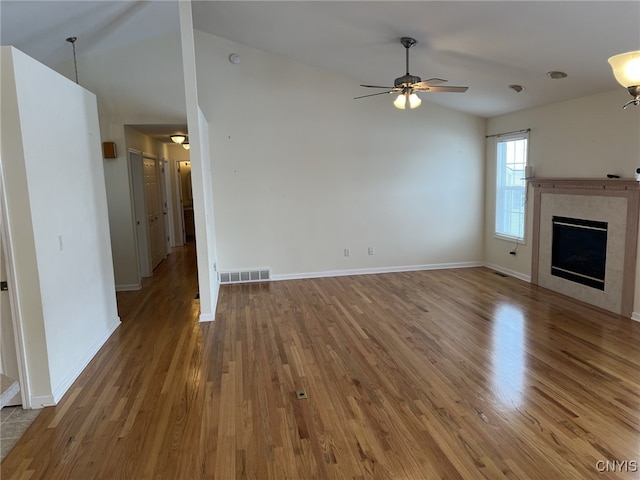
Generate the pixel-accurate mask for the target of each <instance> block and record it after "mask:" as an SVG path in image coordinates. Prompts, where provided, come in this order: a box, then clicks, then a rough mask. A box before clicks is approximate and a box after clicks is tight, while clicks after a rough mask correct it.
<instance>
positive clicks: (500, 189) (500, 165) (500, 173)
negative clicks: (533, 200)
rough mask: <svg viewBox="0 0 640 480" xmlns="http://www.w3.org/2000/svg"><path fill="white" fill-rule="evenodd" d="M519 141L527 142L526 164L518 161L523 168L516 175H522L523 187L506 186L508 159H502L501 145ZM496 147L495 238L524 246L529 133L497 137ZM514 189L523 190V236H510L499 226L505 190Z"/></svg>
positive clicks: (525, 150)
mask: <svg viewBox="0 0 640 480" xmlns="http://www.w3.org/2000/svg"><path fill="white" fill-rule="evenodd" d="M518 140H525V141H526V146H525V149H524V162H522V161H521V160H522V159H518V160H520V161H519V162H518V163H520V165H521V167H522V168H521V170H518V171H517V172H521V173H516V175H520V178H519V180H520V181H521V182H522V185H516V186H514V185H505V183H507V178H506V175H507V173H506V169H507V166H506V165H505V162H506V159H505V158H504V157H502V153H501V146H500V144H502V143H507V142H513V141H518ZM495 147H496V148H495V165H496V175H495V179H496V189H495V199H494V200H495V205H494V207H495V208H494V222H493V232H494V237H495V238H499V239H502V240H508V241H511V242H516V243H518V244H524V243H525V238H526V228H527V183H526V179H525V175H526V174H525V172H526V167H527V165H528V160H529V133H528V132H523V133H517V134H510V135H504V136H500V137H497V138H496V140H495ZM514 187H517V188H521V189H522V235H521V236H520V235H510V234H509V233H508V232H506V231H505V230H506V229H505V228H502V226H501V225H499V220H500V216H499V215H503V216H504V211H502V210H501V211H499V209H500V208H501V206H503V205H504V203H505V194H504V190H505V189H507V188H512V189H513V188H514Z"/></svg>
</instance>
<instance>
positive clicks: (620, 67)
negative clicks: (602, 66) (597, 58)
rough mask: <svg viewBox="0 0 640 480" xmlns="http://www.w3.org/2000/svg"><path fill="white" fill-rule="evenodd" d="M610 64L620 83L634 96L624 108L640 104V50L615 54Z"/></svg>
mask: <svg viewBox="0 0 640 480" xmlns="http://www.w3.org/2000/svg"><path fill="white" fill-rule="evenodd" d="M609 65H611V69H612V70H613V76H614V77H616V80H617V81H618V83H619V84H620V85H622V86H623V87H625V88H626V89H627V90H628V92H629V95H631V96H632V97H633V100H629V101H628V102H627V103H625V105H624V106H623V107H622V108H627V107H628V106H629V105H631V104H633V105H636V106H638V105H640V50H638V51H635V52H627V53H620V54H619V55H614V56H613V57H611V58H610V59H609Z"/></svg>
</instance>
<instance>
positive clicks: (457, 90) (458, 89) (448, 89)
mask: <svg viewBox="0 0 640 480" xmlns="http://www.w3.org/2000/svg"><path fill="white" fill-rule="evenodd" d="M412 88H413V89H414V90H415V91H417V92H451V93H463V92H466V91H467V90H468V89H469V87H438V86H433V87H423V88H416V87H412Z"/></svg>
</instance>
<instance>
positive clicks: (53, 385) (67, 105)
mask: <svg viewBox="0 0 640 480" xmlns="http://www.w3.org/2000/svg"><path fill="white" fill-rule="evenodd" d="M2 60H3V82H4V80H5V78H6V77H5V68H4V67H5V65H10V63H11V62H13V74H14V76H15V98H16V99H17V102H16V103H17V109H18V115H19V118H17V117H16V116H15V113H16V112H15V111H13V112H11V113H10V114H7V115H5V112H4V109H3V130H2V133H3V135H2V150H3V155H2V161H3V170H5V169H4V166H5V164H8V163H10V162H11V164H12V165H11V167H10V168H8V169H6V170H5V178H4V181H5V182H6V184H11V183H12V182H13V181H14V178H15V179H16V180H17V181H18V182H19V183H20V184H21V187H22V188H20V189H12V190H11V191H10V192H7V208H8V210H9V217H10V223H9V225H8V229H9V230H10V232H12V233H15V236H13V235H12V240H11V245H10V247H11V249H12V250H13V251H14V254H16V255H17V256H16V258H15V263H14V266H15V269H16V271H17V272H20V275H21V276H22V275H24V274H25V273H26V274H27V276H28V278H26V279H25V282H28V283H29V284H30V285H31V286H37V287H38V288H34V289H33V290H31V289H23V288H21V289H20V292H19V303H20V304H21V305H23V306H25V307H26V306H27V305H28V309H29V310H30V311H31V312H32V313H33V314H34V320H32V319H31V318H27V317H26V316H25V314H26V313H27V312H26V308H25V309H23V311H22V314H21V322H23V325H24V327H25V328H24V330H25V344H26V345H27V346H28V355H29V356H28V359H27V360H28V362H27V365H28V368H29V372H30V378H31V380H30V381H31V382H34V381H35V378H36V377H37V372H33V369H32V367H33V366H34V364H32V362H31V361H32V360H34V357H39V356H42V355H46V364H47V365H48V370H49V378H48V382H45V381H44V380H43V379H42V378H39V379H38V382H39V384H35V383H34V384H32V385H31V389H30V390H31V395H32V397H34V396H35V397H38V398H39V399H40V400H41V401H42V403H45V404H46V403H47V401H48V400H49V397H50V399H51V401H52V402H57V401H58V400H59V399H60V398H61V396H62V395H63V394H64V393H65V391H66V390H67V389H68V388H69V386H70V385H71V383H72V382H73V381H74V380H75V379H76V378H77V376H78V375H79V374H80V372H81V371H82V369H83V368H84V367H85V366H86V364H87V363H88V362H89V361H90V359H91V358H92V357H93V355H95V353H96V352H97V350H98V349H99V348H100V347H101V346H102V344H103V343H104V342H105V341H106V339H107V338H108V336H109V335H110V334H111V333H112V332H113V330H114V329H115V328H116V327H117V325H118V324H119V318H118V315H117V306H116V298H115V289H114V286H115V283H114V275H113V265H112V257H111V245H110V242H109V225H108V221H107V202H106V192H105V183H104V173H103V169H102V162H103V160H102V149H101V139H100V130H99V125H98V112H97V105H96V98H95V96H94V95H93V94H92V93H91V92H88V91H86V90H84V89H83V88H81V87H80V86H78V85H76V84H75V83H73V82H70V81H69V80H68V79H66V78H64V77H62V76H61V75H59V74H57V73H56V72H54V71H52V70H50V69H49V68H47V67H45V66H44V65H42V64H40V63H38V62H36V61H35V60H33V59H31V58H30V57H28V56H26V55H24V54H23V53H21V52H19V51H17V50H15V49H11V50H9V49H6V48H4V47H3V49H2ZM9 80H10V79H9ZM4 100H5V91H4V90H3V104H4ZM12 101H13V99H10V102H12ZM43 105H46V108H43ZM60 118H64V121H60ZM7 126H8V127H9V128H10V129H11V130H9V131H10V132H11V135H10V136H9V135H8V134H6V130H5V127H7ZM16 144H21V145H22V151H23V155H22V157H21V158H9V155H5V148H7V150H6V151H7V153H8V154H9V153H11V154H13V153H15V152H16V151H17V150H18V147H16ZM5 145H6V147H5ZM17 163H21V164H22V169H24V170H23V171H20V167H19V166H18V165H17ZM25 180H26V189H25V188H24V187H25V185H24V181H25ZM25 209H28V214H29V215H25V216H24V217H22V216H20V217H18V216H17V215H16V212H18V211H24V210H25ZM24 213H27V212H24ZM29 217H30V221H29ZM19 237H22V238H23V239H24V240H26V241H25V244H24V245H18V242H20V238H19ZM16 249H17V251H16ZM25 254H26V255H29V254H31V255H32V258H35V262H36V269H34V268H33V260H30V261H26V262H25V264H26V265H25V267H26V268H25V269H24V270H23V260H24V258H23V257H20V256H19V255H25ZM32 322H35V323H32ZM32 327H33V329H32ZM42 327H44V339H45V343H46V348H44V349H42V350H41V351H40V352H38V353H37V354H36V353H35V352H33V351H32V350H31V345H30V344H31V335H33V336H34V337H35V339H36V341H38V342H41V341H42ZM40 346H42V345H40ZM35 360H36V362H39V363H41V364H42V363H43V361H42V358H36V359H35ZM32 372H33V373H35V374H36V375H34V376H32V375H31V373H32ZM45 383H48V385H46V384H45ZM33 406H39V405H38V404H37V403H36V404H35V405H33Z"/></svg>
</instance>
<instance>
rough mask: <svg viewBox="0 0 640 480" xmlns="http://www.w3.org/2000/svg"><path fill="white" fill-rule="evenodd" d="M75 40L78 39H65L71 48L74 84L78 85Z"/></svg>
mask: <svg viewBox="0 0 640 480" xmlns="http://www.w3.org/2000/svg"><path fill="white" fill-rule="evenodd" d="M76 40H78V37H69V38H67V42H69V43H70V44H71V46H72V47H73V67H74V68H75V71H76V83H78V62H77V61H76Z"/></svg>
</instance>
